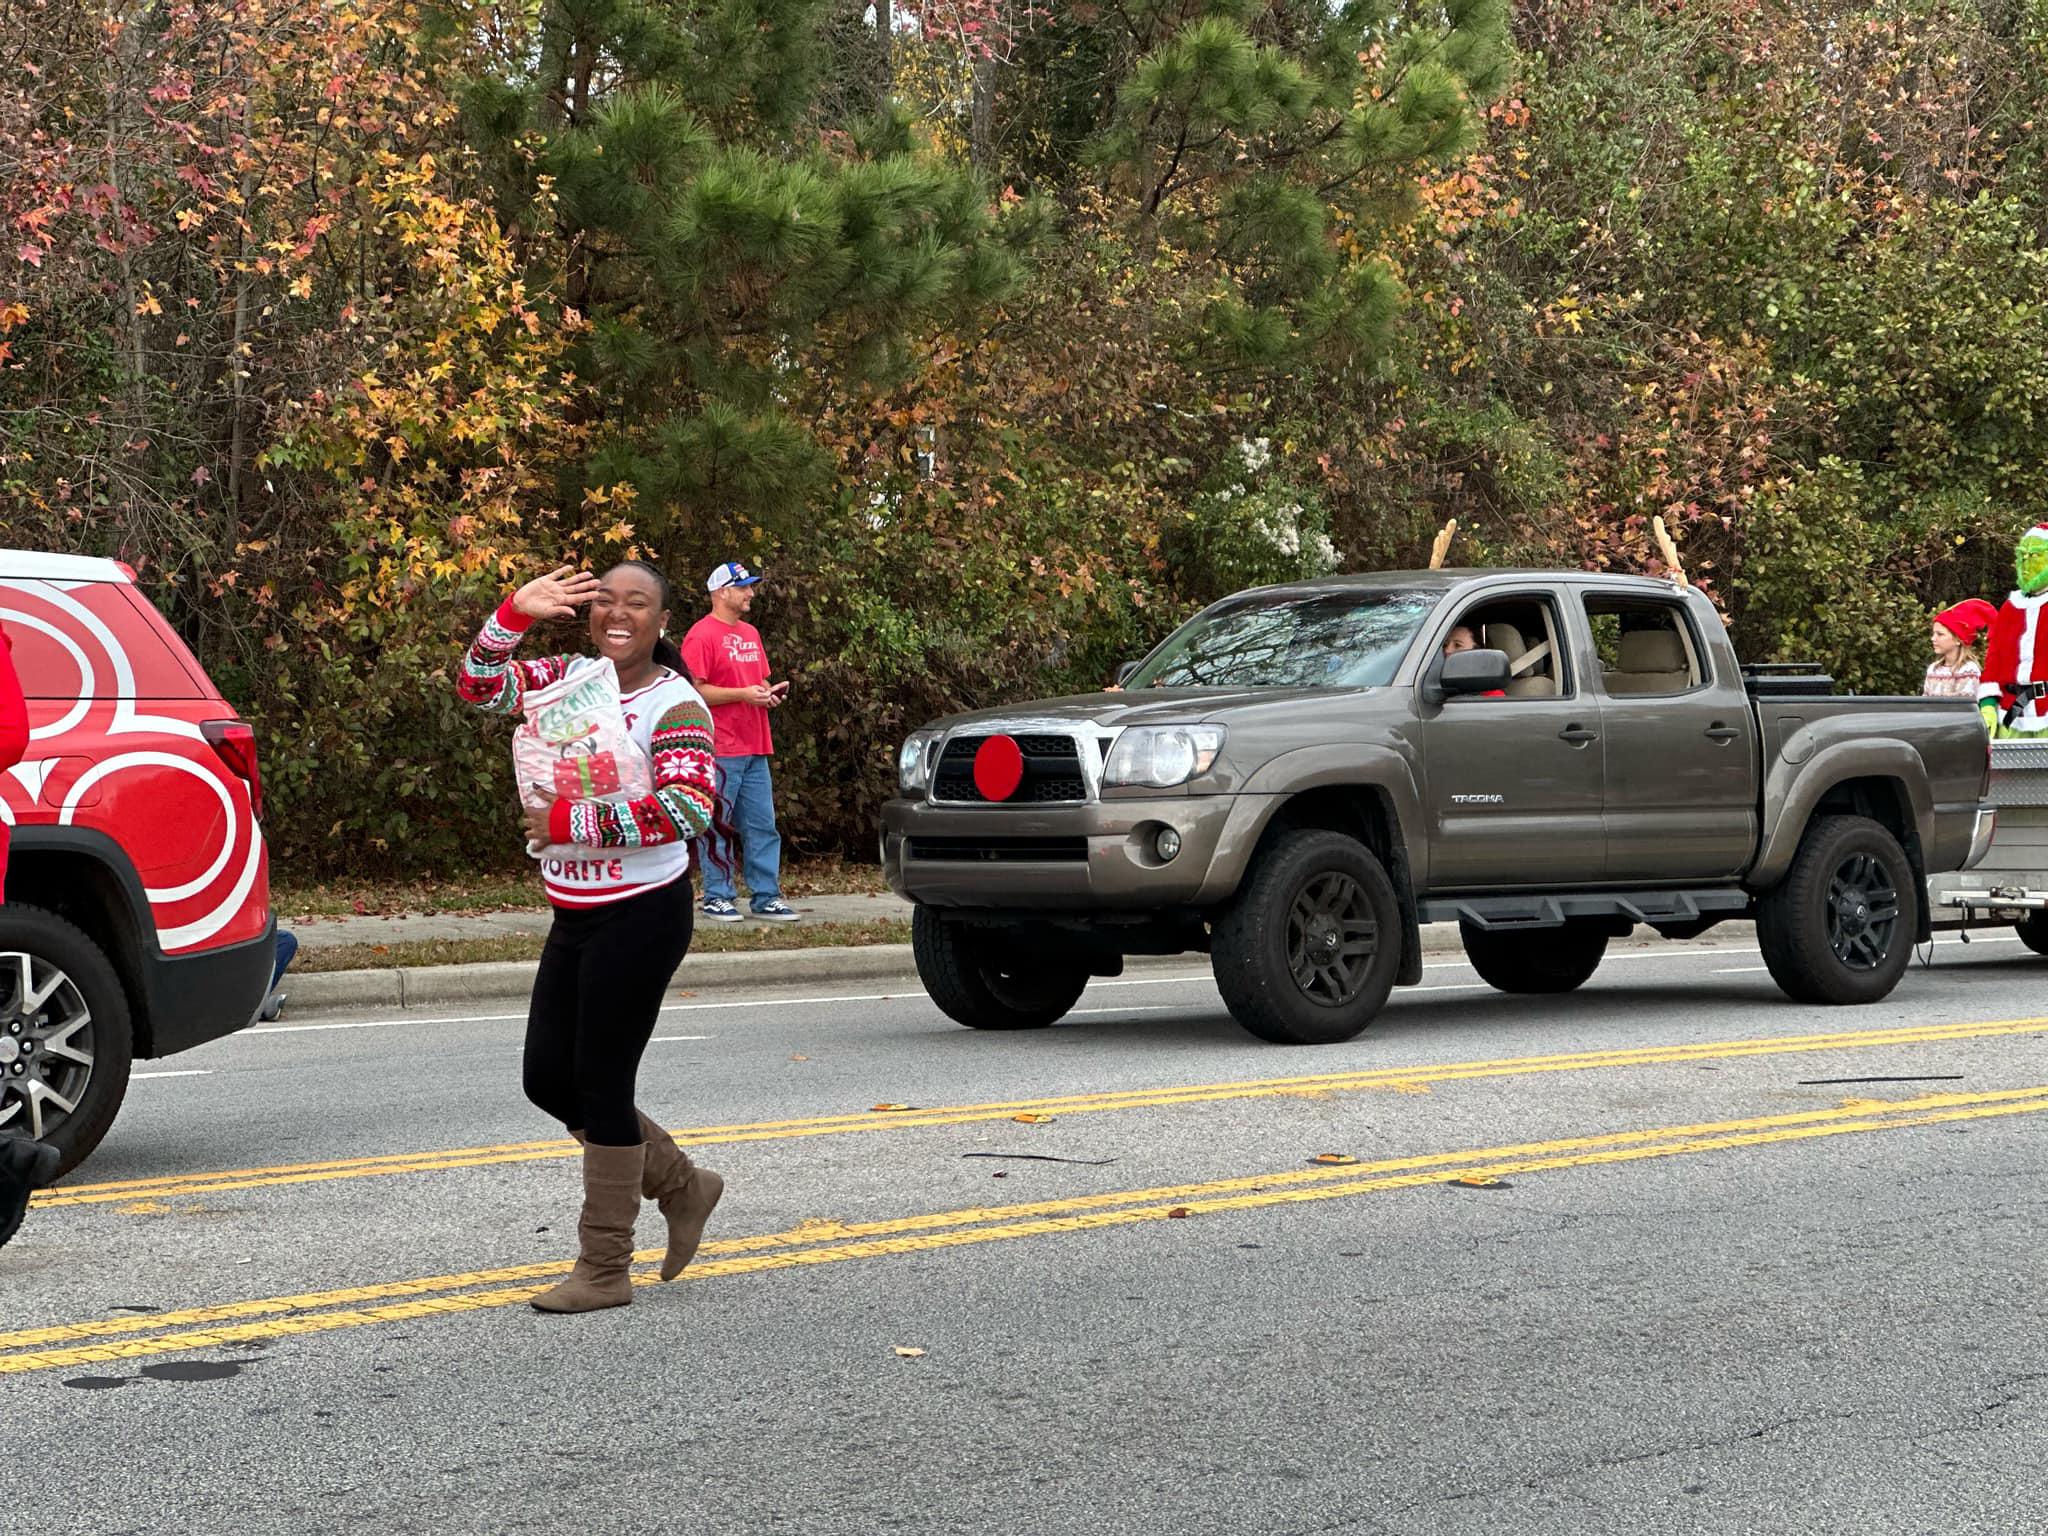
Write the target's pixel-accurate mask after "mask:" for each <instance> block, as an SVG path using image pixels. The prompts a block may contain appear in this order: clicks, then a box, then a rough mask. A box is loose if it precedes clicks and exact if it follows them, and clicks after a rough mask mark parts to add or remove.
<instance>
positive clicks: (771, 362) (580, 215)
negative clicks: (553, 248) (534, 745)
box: [465, 0, 1028, 542]
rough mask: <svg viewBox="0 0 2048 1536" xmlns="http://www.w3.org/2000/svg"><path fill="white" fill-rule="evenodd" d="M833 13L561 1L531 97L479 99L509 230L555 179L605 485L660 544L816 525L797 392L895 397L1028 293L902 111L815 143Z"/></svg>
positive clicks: (970, 202) (1003, 237)
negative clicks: (949, 333)
mask: <svg viewBox="0 0 2048 1536" xmlns="http://www.w3.org/2000/svg"><path fill="white" fill-rule="evenodd" d="M827 12H828V5H827V3H826V0H675V3H659V0H656V3H638V0H546V4H545V5H544V7H543V9H542V12H541V19H540V22H539V31H538V37H537V39H535V40H534V44H533V48H532V50H531V52H530V55H529V56H531V57H533V58H535V59H537V61H538V63H537V67H536V68H535V70H534V72H533V73H532V75H531V76H519V75H513V74H511V73H509V72H505V73H499V74H496V75H488V76H485V77H482V78H479V79H477V80H476V81H475V82H474V83H473V85H472V86H471V88H470V90H469V91H468V93H467V97H466V101H465V110H466V116H467V121H468V123H469V124H470V127H471V133H472V137H473V138H474V139H475V141H476V142H477V143H478V145H479V147H480V148H481V149H483V150H484V151H485V153H486V154H487V155H488V156H489V157H490V159H491V161H492V163H493V165H494V167H495V168H496V169H497V170H498V172H499V174H500V177H501V180H502V182H503V184H504V185H505V187H506V189H507V195H508V204H509V203H510V202H514V201H518V200H520V199H524V198H526V197H528V196H530V192H531V189H532V187H533V186H534V185H536V184H537V183H538V182H539V180H540V178H551V179H552V183H553V187H554V191H555V193H556V199H557V201H556V206H557V209H558V219H559V225H560V228H559V230H558V231H557V233H558V234H559V235H560V236H561V237H562V243H563V245H564V247H565V248H566V249H567V250H568V251H569V252H570V253H571V262H572V266H571V270H570V272H569V273H568V274H567V281H566V285H565V287H566V299H567V302H568V303H569V304H570V305H571V306H573V307H574V308H575V309H577V310H578V311H579V312H581V313H582V315H583V316H584V317H585V318H586V319H587V320H588V321H589V327H590V328H589V331H588V334H587V338H586V345H585V348H584V351H585V356H584V357H583V358H582V359H581V361H582V364H583V368H584V372H585V375H586V377H587V378H588V379H589V380H590V382H591V383H592V384H593V385H594V386H595V387H596V389H597V390H599V391H600V392H601V394H602V396H603V398H604V399H605V400H606V401H607V402H608V408H607V410H606V412H605V430H604V434H603V437H602V440H601V442H600V445H599V446H598V448H597V449H596V450H595V454H594V457H593V459H592V460H591V462H590V463H589V465H588V466H587V476H588V480H589V482H590V483H591V484H595V485H604V484H617V483H627V484H630V485H632V486H633V487H634V488H635V489H636V491H637V492H638V493H639V517H638V522H639V524H640V530H641V532H642V534H643V535H645V536H651V537H652V538H654V539H655V540H656V541H657V542H661V541H662V540H663V539H664V537H665V535H666V534H667V532H668V530H669V529H671V528H675V527H678V526H681V527H683V528H689V527H691V526H693V525H697V526H704V527H706V528H707V529H708V528H709V527H710V526H712V525H714V524H716V523H717V522H719V521H722V520H723V519H725V518H728V517H730V516H731V515H733V514H735V513H737V514H740V515H742V516H744V517H746V518H748V519H749V520H751V521H752V522H754V523H756V524H758V525H761V526H771V525H774V524H776V523H778V522H779V523H782V524H784V525H785V526H786V525H787V524H788V523H790V522H791V521H793V520H796V519H800V518H801V515H802V513H803V511H804V509H805V506H806V498H807V497H810V496H812V495H813V494H814V493H816V492H818V491H819V490H820V489H821V488H822V485H823V483H824V481H825V478H826V476H827V474H828V472H829V462H828V459H827V456H826V454H825V453H824V451H823V450H822V449H821V447H820V445H819V444H818V442H817V441H816V440H815V438H814V436H813V434H812V432H811V430H810V429H809V427H808V426H807V424H806V423H805V422H804V421H803V420H800V419H798V418H797V417H796V416H795V415H794V414H792V412H791V410H790V402H791V399H792V397H793V395H794V394H795V393H796V388H795V386H796V385H797V384H799V383H801V382H802V381H801V380H800V379H798V378H797V377H796V375H797V373H798V371H799V370H802V369H804V368H805V367H806V365H807V363H816V364H817V365H818V366H820V367H824V368H829V370H830V371H831V373H832V374H833V375H834V376H835V377H836V378H838V379H840V380H842V381H847V382H850V383H853V384H856V385H858V384H860V383H862V382H876V383H880V382H885V381H887V380H889V379H890V378H891V377H892V376H894V375H896V374H898V373H899V372H900V371H901V370H902V369H903V368H904V367H905V366H906V364H907V362H908V360H909V358H910V356H911V347H912V342H913V341H914V339H915V338H916V337H918V336H919V335H921V334H923V333H925V332H927V331H929V330H931V329H933V328H935V327H941V326H946V325H949V324H957V323H960V322H961V321H963V320H964V319H966V318H967V317H969V316H971V315H972V314H973V313H975V312H976V311H977V310H978V309H979V308H981V307H982V306H986V305H988V304H991V303H993V302H996V301H998V300H1000V299H1001V298H1003V297H1004V296H1006V295H1007V294H1009V293H1011V292H1012V291H1014V290H1015V288H1016V287H1017V285H1018V284H1019V282H1020V281H1021V279H1022V275H1023V268H1022V262H1021V259H1020V255H1019V251H1018V247H1019V245H1020V244H1021V243H1023V241H1024V240H1025V239H1026V238H1028V236H1027V232H1026V229H1025V226H1026V224H1027V222H1028V221H1026V220H1011V219H1003V220H998V218H997V217H996V215H995V213H994V211H993V204H994V198H993V197H992V195H991V193H990V191H989V189H988V188H987V187H986V186H985V185H983V184H982V183H981V182H980V181H979V180H978V179H976V178H975V177H974V176H973V175H971V174H970V173H969V172H967V171H966V170H964V169H963V168H961V167H959V166H957V165H953V164H950V163H947V162H946V161H944V160H943V159H941V158H939V157H937V156H933V155H928V154H925V153H921V152H920V151H919V150H918V149H917V148H916V146H915V144H914V139H913V132H912V123H911V120H910V118H909V116H908V115H907V113H905V112H904V111H903V110H902V109H900V108H898V107H896V106H895V105H893V104H888V105H885V107H884V109H883V110H882V111H880V112H879V113H874V114H871V115H868V116H866V117H863V118H860V119H857V120H854V121H850V122H845V123H832V122H828V121H822V120H821V119H820V115H819V114H818V112H817V111H816V108H815V103H816V102H817V100H818V98H819V95H820V85H821V71H822V69H823V66H824V64H825V62H826V61H825V59H824V56H823V46H822V43H821V39H822V38H823V37H824V36H825V35H826V27H827ZM831 94H832V99H835V100H836V99H846V98H847V97H848V96H849V94H852V95H858V94H859V93H848V92H845V91H838V92H834V93H831ZM869 99H873V98H872V93H870V96H869Z"/></svg>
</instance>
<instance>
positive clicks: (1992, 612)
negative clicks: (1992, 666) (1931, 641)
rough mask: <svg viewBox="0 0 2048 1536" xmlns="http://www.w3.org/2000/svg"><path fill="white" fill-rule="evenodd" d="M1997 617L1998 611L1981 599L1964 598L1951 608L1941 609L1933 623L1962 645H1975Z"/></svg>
mask: <svg viewBox="0 0 2048 1536" xmlns="http://www.w3.org/2000/svg"><path fill="white" fill-rule="evenodd" d="M1997 617H1998V610H1997V609H1996V608H1994V607H1992V606H1991V605H1990V604H1989V603H1987V602H1985V601H1984V599H1983V598H1981V597H1966V598H1964V599H1963V600H1962V601H1961V602H1960V603H1957V604H1956V605H1955V606H1954V607H1953V608H1944V609H1942V610H1941V612H1939V613H1937V614H1936V615H1935V616H1934V622H1935V623H1937V624H1939V625H1940V626H1941V627H1942V628H1943V629H1945V630H1947V631H1948V632H1949V633H1950V634H1952V635H1954V636H1955V637H1956V638H1957V639H1958V640H1960V641H1962V642H1963V644H1965V645H1975V644H1976V643H1977V641H1978V639H1979V638H1980V637H1981V636H1982V635H1983V633H1984V631H1985V630H1987V629H1989V628H1990V627H1991V621H1992V620H1993V619H1995V618H1997Z"/></svg>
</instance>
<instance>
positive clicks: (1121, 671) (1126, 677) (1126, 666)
mask: <svg viewBox="0 0 2048 1536" xmlns="http://www.w3.org/2000/svg"><path fill="white" fill-rule="evenodd" d="M1141 665H1142V663H1140V662H1135V661H1126V662H1123V663H1121V664H1120V665H1119V666H1118V667H1117V669H1116V685H1117V687H1119V688H1121V687H1123V685H1124V684H1125V683H1128V682H1129V681H1130V680H1131V674H1132V673H1133V672H1135V671H1137V670H1138V668H1139V667H1140V666H1141Z"/></svg>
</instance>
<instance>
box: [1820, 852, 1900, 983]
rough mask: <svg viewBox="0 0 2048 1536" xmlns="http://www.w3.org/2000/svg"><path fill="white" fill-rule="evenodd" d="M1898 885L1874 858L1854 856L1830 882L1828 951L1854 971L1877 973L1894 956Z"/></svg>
mask: <svg viewBox="0 0 2048 1536" xmlns="http://www.w3.org/2000/svg"><path fill="white" fill-rule="evenodd" d="M1898 922H1899V890H1898V884H1897V882H1896V881H1894V880H1893V879H1892V877H1891V874H1890V872H1889V871H1887V870H1886V869H1885V867H1884V865H1883V864H1882V863H1880V862H1879V861H1878V859H1877V857H1876V856H1875V855H1874V854H1870V853H1861V852H1858V853H1852V854H1850V855H1849V857H1848V858H1846V859H1844V860H1842V862H1841V864H1840V865H1839V866H1838V867H1837V868H1836V870H1835V873H1834V877H1833V878H1832V879H1831V880H1830V881H1829V882H1828V947H1829V948H1830V949H1832V950H1833V951H1834V952H1835V958H1836V959H1837V960H1840V961H1841V962H1842V964H1843V965H1845V966H1847V967H1848V968H1849V969H1850V970H1852V971H1875V970H1877V969H1878V968H1879V967H1880V966H1882V965H1883V964H1884V962H1885V957H1886V956H1887V955H1889V954H1890V953H1891V947H1892V930H1893V929H1894V928H1896V927H1897V926H1898Z"/></svg>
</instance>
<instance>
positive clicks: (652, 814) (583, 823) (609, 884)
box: [455, 598, 718, 907]
mask: <svg viewBox="0 0 2048 1536" xmlns="http://www.w3.org/2000/svg"><path fill="white" fill-rule="evenodd" d="M532 623H533V621H532V620H531V619H529V618H528V617H527V616H526V615H525V614H523V613H521V612H519V611H518V610H517V609H516V608H514V607H513V606H512V603H511V600H510V599H509V598H508V599H506V601H505V602H504V603H503V604H502V605H500V607H499V609H498V611H497V612H496V613H494V614H492V615H491V617H490V618H488V619H486V620H485V621H484V627H483V631H482V633H480V634H479V635H478V636H477V637H476V639H475V641H474V642H472V644H471V645H470V647H469V650H468V652H467V653H466V654H465V655H464V656H463V658H462V670H461V672H460V674H459V675H458V677H457V678H456V684H455V688H456V692H457V693H459V694H460V695H461V696H462V697H463V698H464V699H465V700H466V701H468V702H469V703H471V704H474V705H476V706H477V707H478V708H479V709H483V710H487V711H489V712H490V713H492V714H498V715H516V714H518V713H519V711H520V707H521V703H522V701H523V699H524V698H525V694H526V690H527V689H529V688H544V687H546V686H547V685H548V684H550V683H554V682H559V681H560V680H561V679H562V678H564V677H567V676H569V675H570V674H571V673H572V672H574V671H575V670H576V669H578V668H579V667H585V666H596V665H599V663H598V662H597V661H596V660H595V659H594V658H592V657H588V656H544V657H541V658H539V659H538V660H533V661H515V660H513V659H512V653H513V651H514V650H516V649H517V648H518V646H519V641H520V639H521V638H522V637H523V636H524V635H525V633H526V631H527V629H528V628H529V627H530V626H531V625H532ZM620 704H621V705H622V707H623V708H624V710H625V714H626V729H627V730H628V732H630V733H631V735H632V737H633V739H634V740H635V741H636V742H638V743H639V745H640V749H641V750H642V751H643V752H645V753H646V754H647V758H648V761H649V762H651V763H652V764H653V765H654V793H652V794H651V795H644V796H642V797H641V798H640V799H637V800H629V801H625V802H622V803H621V802H614V801H610V800H579V799H570V798H564V799H560V800H557V801H556V802H555V803H554V805H553V807H552V808H551V809H550V810H549V812H548V841H549V843H551V844H555V845H574V846H576V847H577V848H579V849H582V848H587V849H588V850H589V853H588V855H587V856H585V857H576V856H573V855H572V856H570V857H552V856H551V857H548V858H545V859H543V860H542V861H541V882H542V884H543V885H544V886H545V887H546V888H547V894H548V900H549V901H551V902H553V903H554V904H555V905H556V906H558V907H594V906H602V905H604V904H605V903H607V902H613V901H623V900H624V899H625V898H627V897H629V896H638V895H641V894H642V893H644V892H646V891H651V890H655V889H658V888H659V887H661V886H664V885H668V884H670V883H671V882H673V881H675V880H679V879H681V878H682V877H683V875H684V874H685V873H687V872H688V870H689V868H690V845H689V839H691V838H693V837H696V836H699V835H700V834H702V833H703V832H704V831H705V830H706V829H707V828H708V827H710V825H711V817H712V811H713V808H714V807H715V805H716V804H717V785H718V772H717V765H716V761H715V760H714V758H713V757H712V755H711V712H710V710H709V709H708V708H707V707H706V706H705V703H704V699H703V697H702V695H700V694H699V693H698V692H697V690H696V689H695V688H693V687H691V686H690V681H689V679H688V678H685V677H683V676H682V675H680V674H679V673H676V672H672V671H670V670H668V669H667V668H666V667H664V668H662V669H661V670H660V673H659V675H658V676H656V678H655V680H654V681H653V682H651V683H648V684H647V685H645V686H644V687H641V688H636V689H634V690H632V691H631V692H628V693H624V694H622V695H621V696H620ZM557 851H559V848H558V850H557Z"/></svg>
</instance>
